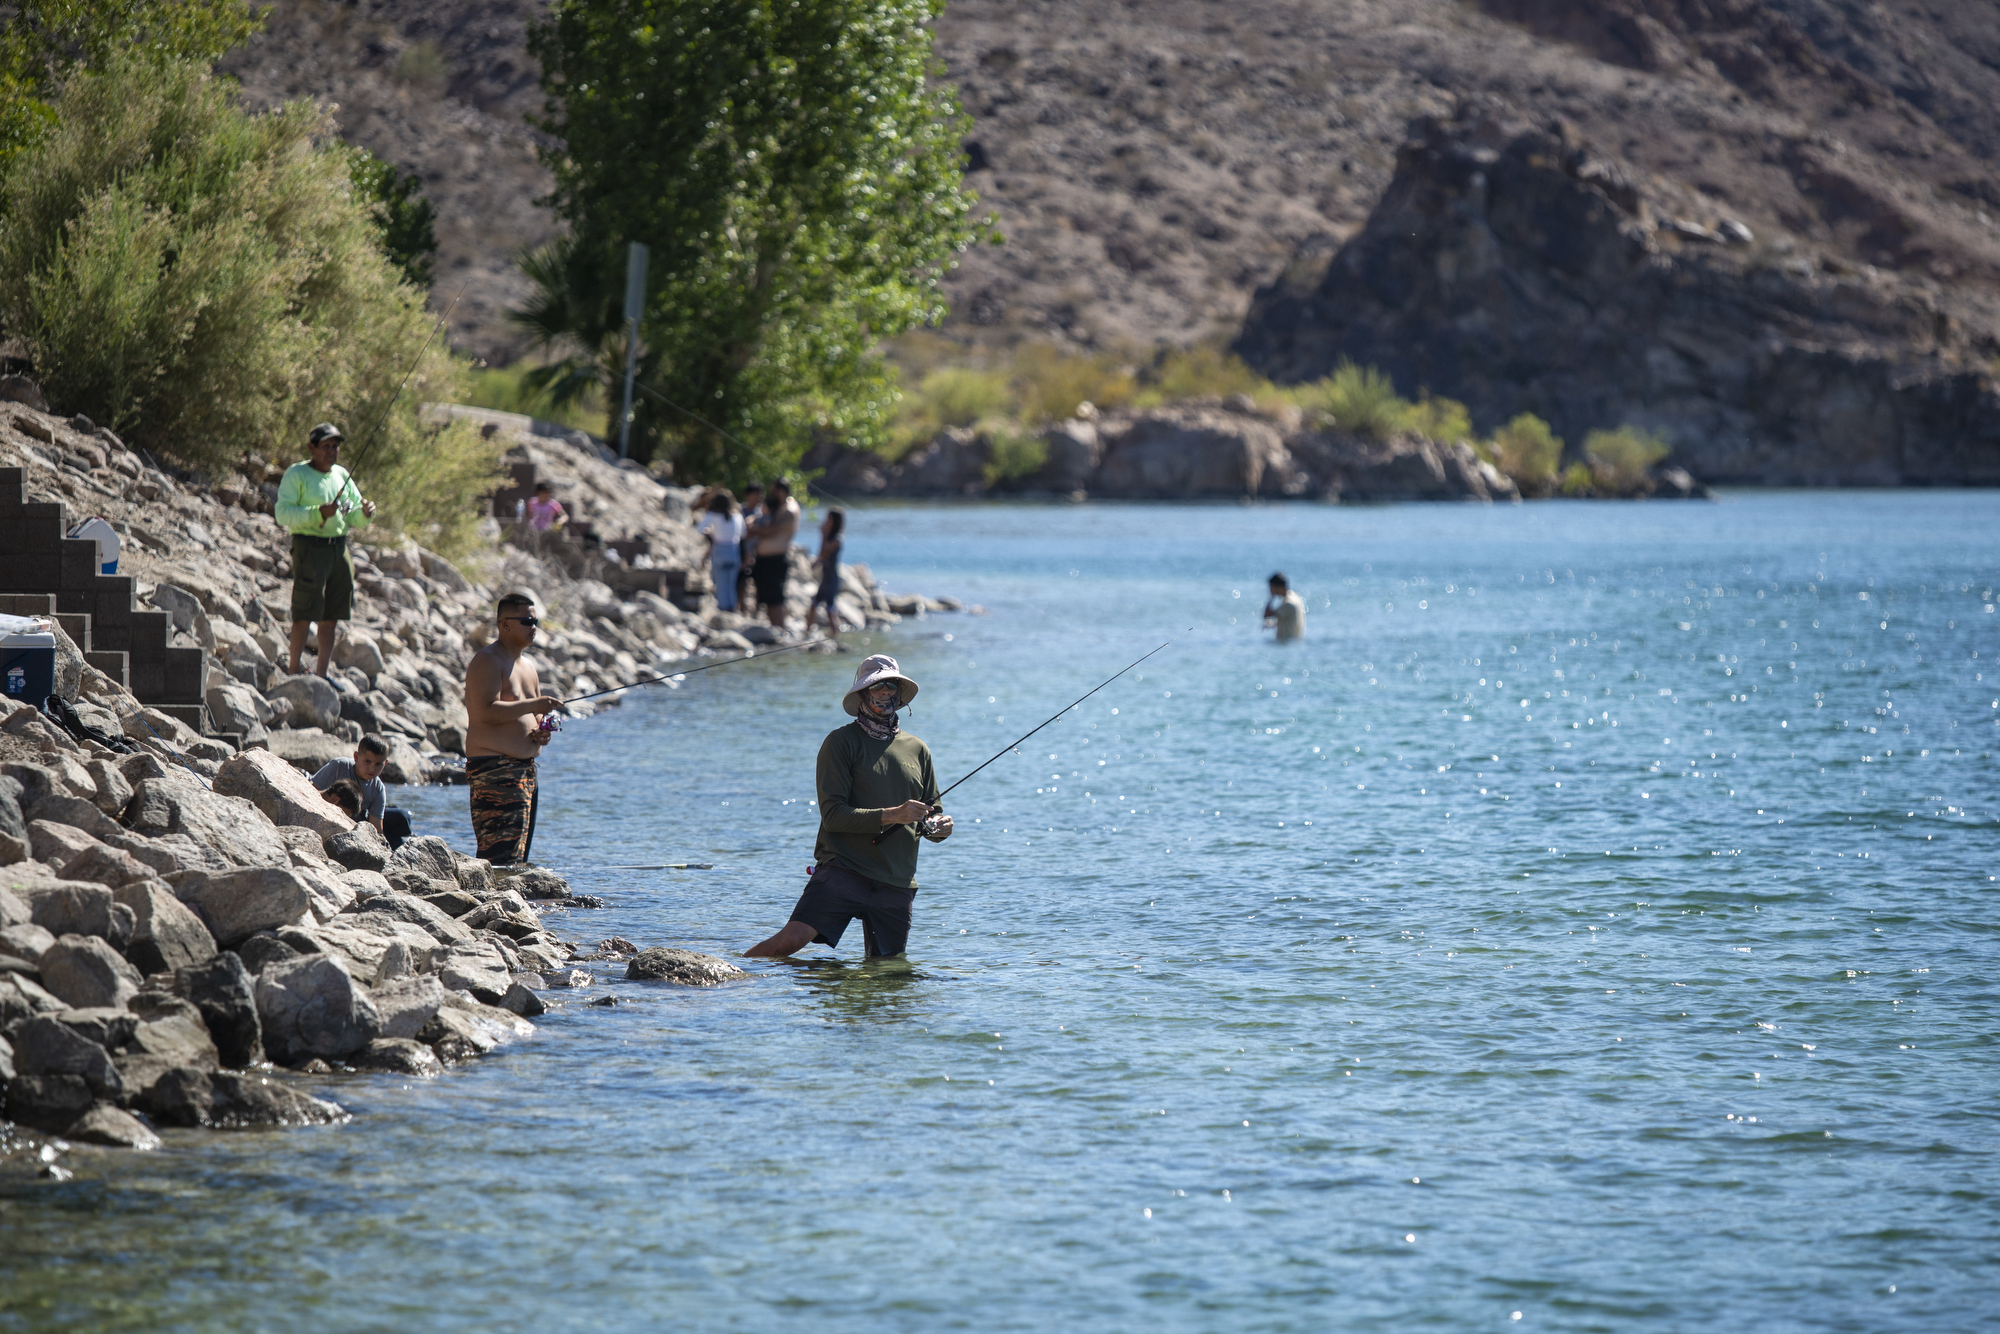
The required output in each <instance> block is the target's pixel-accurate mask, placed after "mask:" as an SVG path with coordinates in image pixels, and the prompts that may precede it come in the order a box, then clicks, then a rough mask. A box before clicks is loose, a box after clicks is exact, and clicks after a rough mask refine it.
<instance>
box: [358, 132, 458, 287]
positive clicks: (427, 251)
mask: <svg viewBox="0 0 2000 1334" xmlns="http://www.w3.org/2000/svg"><path fill="white" fill-rule="evenodd" d="M348 152H349V154H350V155H351V157H350V160H349V162H348V164H347V175H348V179H349V180H351V181H352V182H353V183H354V192H355V193H356V194H357V195H359V196H360V197H361V198H362V199H364V200H366V201H367V202H368V203H369V204H371V205H373V206H374V217H375V228H376V230H377V231H379V232H380V233H381V234H382V252H383V253H384V254H386V255H387V256H388V257H389V258H390V260H391V261H393V262H394V263H395V265H396V267H397V268H399V269H401V270H402V271H403V276H404V277H405V278H407V279H409V280H410V282H411V283H413V284H414V285H416V286H418V287H421V288H424V289H426V290H428V289H429V288H430V285H431V280H432V278H434V277H435V276H436V274H437V249H438V243H437V229H436V227H435V225H434V224H435V223H436V222H437V210H436V209H435V208H433V207H431V201H430V200H429V199H427V198H425V197H424V183H423V180H422V178H421V177H419V176H418V175H417V173H415V172H414V171H413V172H409V173H404V172H401V171H398V170H397V169H396V167H395V165H394V164H393V163H388V162H384V161H382V159H380V158H378V157H376V156H375V155H374V154H373V153H370V152H369V151H368V150H367V149H365V148H350V149H348Z"/></svg>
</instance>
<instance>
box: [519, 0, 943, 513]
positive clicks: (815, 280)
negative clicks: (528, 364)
mask: <svg viewBox="0 0 2000 1334" xmlns="http://www.w3.org/2000/svg"><path fill="white" fill-rule="evenodd" d="M941 8H942V3H941V0H812V2H811V3H797V2H796V0H556V3H555V4H554V5H552V7H551V9H550V12H549V16H548V18H547V19H546V21H544V22H543V23H541V24H540V25H539V26H537V28H536V29H535V31H534V33H533V36H532V38H531V41H530V45H531V49H532V50H533V52H534V54H535V56H536V57H537V58H538V59H539V60H540V61H541V64H542V70H543V84H544V87H545V89H546V90H547V93H548V99H549V100H548V110H547V114H546V115H545V116H544V117H543V118H542V119H541V121H540V125H541V127H542V128H543V129H545V130H547V131H549V132H550V133H551V134H553V135H555V136H557V137H558V138H560V139H561V141H562V142H563V144H564V145H565V147H564V148H563V149H562V150H559V151H553V150H552V151H551V152H550V153H549V155H548V162H549V165H550V166H551V167H552V168H553V170H554V172H555V177H556V189H555V192H554V195H553V197H552V199H553V203H554V205H555V207H556V209H557V211H558V213H559V214H560V215H561V217H562V218H563V219H564V220H565V221H566V222H567V223H568V224H569V227H570V229H571V231H572V232H573V233H574V235H575V237H576V238H577V239H576V245H577V247H578V252H577V253H579V254H581V255H585V256H592V257H595V258H594V260H593V262H596V263H599V264H601V265H603V266H605V267H606V268H607V269H608V270H609V272H608V273H607V274H606V275H605V276H604V277H603V278H601V279H599V280H598V282H599V284H600V285H601V286H602V287H604V288H606V289H608V290H612V291H622V285H623V266H624V243H625V242H626V241H628V240H629V241H643V242H645V243H646V244H647V245H648V246H650V247H651V248H652V270H651V280H650V284H649V293H648V303H647V307H646V318H645V320H644V322H643V325H642V338H643V341H644V344H645V346H646V348H647V349H648V354H649V370H650V375H649V376H648V379H649V381H650V383H651V385H652V393H651V396H647V397H642V399H641V400H640V404H639V408H640V411H641V413H642V414H643V415H644V416H645V417H647V418H650V419H651V420H650V421H649V422H648V423H647V424H646V428H645V429H644V430H643V431H642V432H641V434H642V435H643V436H645V437H648V438H651V437H657V438H659V439H660V440H661V441H662V442H663V443H664V444H665V446H666V447H667V449H668V450H669V452H670V453H671V454H672V455H673V457H674V458H675V460H676V464H677V467H678V468H679V470H680V472H681V475H682V476H683V477H689V478H703V479H712V480H723V481H731V482H734V481H741V480H742V479H743V478H744V477H745V476H747V475H750V474H753V473H763V472H772V471H777V470H781V469H783V468H785V467H788V466H790V465H791V464H793V463H794V462H796V460H797V459H798V457H799V455H800V453H801V452H802V451H803V449H804V448H805V447H806V445H807V444H808V443H809V442H810V440H811V438H812V437H813V435H814V434H816V433H826V434H835V435H839V436H841V437H844V438H847V439H851V440H854V441H855V442H856V443H860V444H873V443H875V442H876V441H877V440H879V439H880V438H881V436H882V435H883V433H884V430H885V427H886V424H887V419H888V415H889V412H890V409H891V407H892V405H893V404H894V402H895V397H896V391H895V387H894V381H893V378H892V377H891V376H890V375H889V373H888V371H887V368H886V367H885V366H884V364H883V362H882V361H881V360H880V359H879V358H878V357H877V356H875V355H874V354H873V352H872V349H873V348H874V346H875V345H876V344H877V343H878V342H879V341H880V340H882V339H885V338H889V337H893V336H894V335H896V334H898V333H901V332H903V331H905V330H907V329H910V328H913V327H915V326H917V325H919V324H923V323H926V322H932V321H936V320H938V319H940V318H941V317H942V316H943V314H944V303H943V300H942V298H941V296H940V294H939V291H938V279H939V276H940V274H941V271H942V269H943V267H944V266H945V264H946V263H947V262H948V260H949V257H950V256H951V255H952V254H953V253H955V252H956V251H958V250H960V249H963V248H964V247H965V246H967V245H969V244H971V243H972V242H973V241H974V240H976V239H977V238H978V237H979V236H980V235H981V233H982V227H981V225H979V224H976V223H974V222H973V221H972V218H971V211H972V208H973V205H974V202H975V200H974V198H973V196H972V195H970V194H969V193H967V192H966V191H965V190H964V189H963V188H962V180H963V167H964V155H963V152H962V150H961V148H960V143H961V141H962V139H963V137H964V134H965V131H966V129H967V126H968V122H967V120H966V117H965V116H964V114H963V113H962V112H961V111H960V109H959V106H958V101H957V96H956V93H955V92H954V90H953V89H952V88H951V87H950V86H949V85H948V84H946V83H944V82H942V81H941V80H940V78H939V75H940V73H941V67H940V65H939V63H938V61H937V59H936V57H935V56H934V55H933V53H932V49H931V33H930V30H929V28H928V27H927V26H926V25H927V24H928V23H929V22H930V20H931V19H932V18H933V17H934V16H935V15H936V14H937V12H938V11H939V10H940V9H941ZM602 346H603V345H602V343H600V344H598V345H597V346H596V347H594V348H591V349H590V352H592V353H596V352H598V351H599V350H601V348H602ZM668 404H672V405H673V406H668Z"/></svg>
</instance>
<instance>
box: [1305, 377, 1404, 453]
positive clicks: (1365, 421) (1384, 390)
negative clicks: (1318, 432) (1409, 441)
mask: <svg viewBox="0 0 2000 1334" xmlns="http://www.w3.org/2000/svg"><path fill="white" fill-rule="evenodd" d="M1292 399H1293V401H1294V402H1296V403H1297V404H1298V405H1299V406H1300V407H1301V408H1304V409H1305V410H1306V411H1307V412H1309V413H1312V414H1313V415H1315V416H1317V417H1320V418H1322V419H1324V420H1325V421H1328V422H1330V423H1332V424H1333V425H1334V426H1337V427H1339V428H1340V429H1341V430H1343V431H1347V432H1350V433H1352V434H1354V435H1366V436H1372V437H1374V438H1375V439H1377V440H1381V439H1386V438H1387V437H1389V436H1391V435H1394V434H1395V433H1396V432H1397V431H1399V430H1401V429H1402V428H1403V423H1404V422H1405V420H1407V418H1408V416H1409V412H1410V406H1411V405H1410V404H1409V403H1408V402H1407V401H1405V400H1404V399H1402V398H1399V397H1398V396H1397V394H1396V386H1395V384H1394V383H1393V382H1392V381H1391V380H1390V379H1389V377H1388V376H1386V375H1384V374H1382V372H1380V371H1378V370H1376V369H1375V368H1374V367H1372V366H1357V365H1355V364H1354V363H1353V362H1351V361H1349V360H1347V359H1346V358H1345V357H1343V358H1341V360H1340V364H1339V365H1338V366H1336V367H1335V368H1334V372H1333V374H1331V375H1329V376H1327V377H1326V378H1325V379H1323V380H1318V381H1315V382H1313V383H1312V384H1308V385H1301V386H1299V388H1297V389H1295V390H1293V391H1292Z"/></svg>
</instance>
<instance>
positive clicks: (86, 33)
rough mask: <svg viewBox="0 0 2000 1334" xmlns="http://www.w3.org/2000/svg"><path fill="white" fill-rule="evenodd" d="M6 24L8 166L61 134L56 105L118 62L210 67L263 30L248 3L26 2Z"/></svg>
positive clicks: (3, 118)
mask: <svg viewBox="0 0 2000 1334" xmlns="http://www.w3.org/2000/svg"><path fill="white" fill-rule="evenodd" d="M8 9H9V11H11V12H10V13H9V14H8V16H7V17H6V18H5V19H4V20H0V164H4V163H5V162H6V161H7V159H9V158H11V157H13V156H14V155H15V154H17V153H19V152H21V151H22V150H23V149H25V148H27V147H28V146H30V145H31V144H33V143H35V142H36V141H37V140H39V139H40V138H42V136H44V135H46V134H48V133H49V132H50V131H51V130H53V129H54V128H55V122H56V112H55V108H54V107H53V105H51V99H52V98H53V97H54V96H55V95H56V94H57V92H59V91H60V90H61V88H62V85H63V81H64V80H65V79H67V78H68V77H69V75H70V73H71V72H72V71H74V70H77V69H93V68H98V67H101V66H103V65H105V64H107V63H108V62H109V61H110V60H111V58H112V57H113V56H114V55H115V56H117V57H119V58H121V59H125V60H138V61H142V62H145V63H147V64H151V65H154V66H159V65H164V64H167V63H170V62H173V61H179V60H193V61H199V62H201V63H203V64H207V63H208V62H210V61H213V60H214V59H215V58H216V57H218V56H220V55H221V54H222V53H223V52H224V51H227V50H229V48H231V47H232V46H235V45H237V44H238V43H240V42H242V41H243V40H244V39H245V38H247V37H249V36H250V34H251V33H253V32H255V31H256V30H257V29H258V28H259V27H260V26H261V25H262V23H263V15H262V14H252V12H251V10H250V7H249V6H248V5H246V4H244V3H243V0H23V2H22V3H19V4H15V5H10V6H8Z"/></svg>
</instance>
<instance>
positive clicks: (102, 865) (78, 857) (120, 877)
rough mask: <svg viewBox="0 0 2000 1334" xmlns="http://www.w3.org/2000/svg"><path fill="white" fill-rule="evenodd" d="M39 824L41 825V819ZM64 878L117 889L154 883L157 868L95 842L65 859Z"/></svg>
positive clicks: (63, 864) (121, 851)
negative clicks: (154, 870)
mask: <svg viewBox="0 0 2000 1334" xmlns="http://www.w3.org/2000/svg"><path fill="white" fill-rule="evenodd" d="M36 823H37V824H39V823H41V822H40V821H39V820H38V821H36ZM62 876H63V879H65V880H76V881H86V882H89V883H93V884H99V885H104V886H107V887H109V888H111V889H113V890H116V889H117V888H118V887H119V886H121V885H129V884H132V883H133V882H134V881H139V880H151V879H152V878H153V868H152V867H150V866H148V865H146V864H145V863H144V862H142V861H140V860H139V859H138V858H136V857H134V856H133V855H132V854H131V853H129V852H125V851H123V850H121V849H118V848H113V847H107V846H105V845H104V844H102V843H99V842H98V841H97V840H96V839H92V840H91V841H90V846H88V847H86V848H84V849H83V850H82V851H80V852H78V853H76V854H75V855H74V856H72V857H68V858H66V859H64V861H63V863H62Z"/></svg>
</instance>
